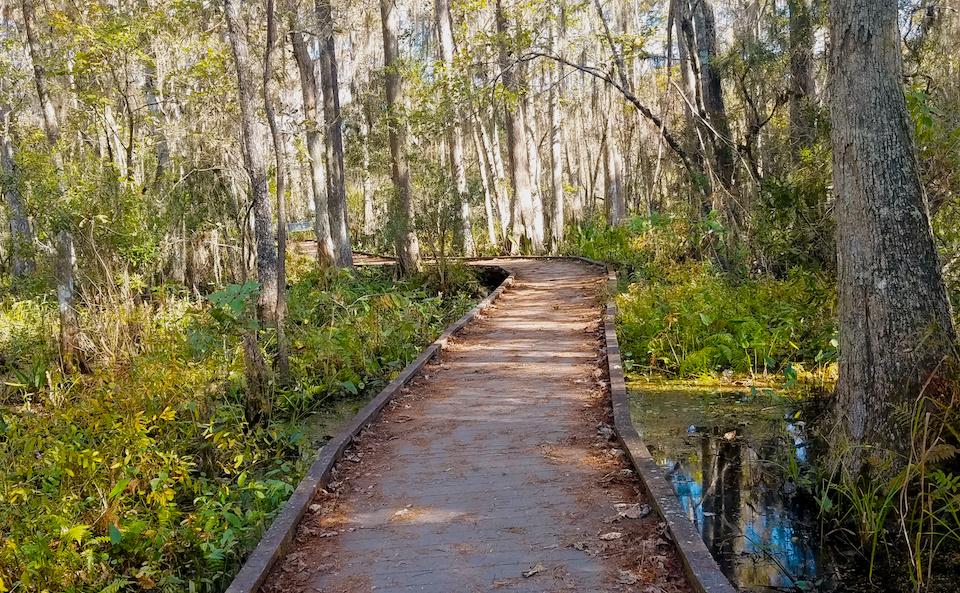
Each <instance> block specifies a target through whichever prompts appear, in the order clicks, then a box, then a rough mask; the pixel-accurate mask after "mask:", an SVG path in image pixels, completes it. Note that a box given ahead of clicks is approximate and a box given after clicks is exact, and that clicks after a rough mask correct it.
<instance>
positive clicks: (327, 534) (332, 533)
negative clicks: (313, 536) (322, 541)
mask: <svg viewBox="0 0 960 593" xmlns="http://www.w3.org/2000/svg"><path fill="white" fill-rule="evenodd" d="M338 535H340V532H339V531H324V532H323V533H321V534H320V535H318V536H317V537H337V536H338Z"/></svg>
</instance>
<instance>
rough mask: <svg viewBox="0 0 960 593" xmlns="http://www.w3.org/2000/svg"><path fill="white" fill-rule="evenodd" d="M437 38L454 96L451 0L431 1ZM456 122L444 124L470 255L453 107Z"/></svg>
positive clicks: (464, 180) (470, 229) (458, 131)
mask: <svg viewBox="0 0 960 593" xmlns="http://www.w3.org/2000/svg"><path fill="white" fill-rule="evenodd" d="M434 8H435V10H434V16H435V17H436V25H437V37H439V39H440V44H439V45H440V59H441V60H442V61H443V63H444V66H445V67H446V73H445V75H446V77H447V93H448V95H449V96H450V99H451V101H454V100H455V98H454V97H453V92H452V91H453V77H454V65H453V53H454V47H453V29H452V21H451V16H450V0H436V2H435V3H434ZM454 119H455V121H454V122H451V123H450V124H449V125H448V126H447V150H448V151H449V155H448V156H449V158H450V170H451V174H452V176H453V181H454V183H455V184H456V185H455V188H454V189H455V191H456V195H455V197H456V202H455V203H456V204H457V211H458V212H459V216H460V229H459V234H460V242H461V243H460V244H461V247H462V248H463V254H464V255H465V256H467V257H472V256H473V255H474V254H475V252H476V248H475V245H474V241H473V226H472V224H471V222H470V200H469V198H470V194H469V192H468V191H467V170H466V168H465V167H464V165H463V123H462V121H461V120H462V117H461V116H460V113H458V112H456V109H455V117H454Z"/></svg>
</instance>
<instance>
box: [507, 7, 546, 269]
mask: <svg viewBox="0 0 960 593" xmlns="http://www.w3.org/2000/svg"><path fill="white" fill-rule="evenodd" d="M496 11H497V15H496V16H497V32H498V33H499V34H500V37H501V38H502V39H503V40H502V42H501V46H500V68H501V76H502V79H503V86H504V88H506V90H507V92H508V94H509V95H510V96H512V97H519V95H520V93H521V92H522V91H521V85H520V82H519V81H518V79H517V78H518V77H517V73H516V71H515V65H514V64H513V63H512V59H511V55H510V49H509V45H508V41H507V39H506V38H507V36H508V35H509V28H508V22H507V18H506V15H505V13H504V11H503V1H502V0H497V5H496ZM505 116H506V124H507V149H508V152H509V153H510V173H511V175H510V177H511V180H512V185H513V196H512V203H513V207H512V208H511V210H512V211H513V212H517V213H519V219H520V220H517V218H518V217H517V216H515V215H513V216H511V226H510V228H511V245H510V251H511V253H515V252H516V251H517V249H518V248H519V245H518V243H519V240H520V223H522V224H523V228H524V234H525V236H526V239H527V240H528V241H529V242H530V246H531V248H532V250H533V252H534V253H542V252H543V219H542V218H541V219H540V220H539V224H538V221H536V220H535V219H534V218H535V217H534V204H533V189H532V187H531V181H530V155H529V151H528V149H527V132H526V125H525V123H524V114H523V101H522V99H518V101H517V104H516V105H512V106H508V107H507V109H506V114H505ZM538 229H539V232H538Z"/></svg>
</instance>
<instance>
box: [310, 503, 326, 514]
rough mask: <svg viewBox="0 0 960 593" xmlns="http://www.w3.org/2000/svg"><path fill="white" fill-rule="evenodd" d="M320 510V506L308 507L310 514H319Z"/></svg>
mask: <svg viewBox="0 0 960 593" xmlns="http://www.w3.org/2000/svg"><path fill="white" fill-rule="evenodd" d="M322 508H323V507H322V506H320V505H318V504H312V505H310V512H311V513H319V512H320V509H322Z"/></svg>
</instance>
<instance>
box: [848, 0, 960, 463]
mask: <svg viewBox="0 0 960 593" xmlns="http://www.w3.org/2000/svg"><path fill="white" fill-rule="evenodd" d="M830 29H831V30H830V33H831V39H832V43H831V47H832V51H831V56H830V80H831V86H830V88H831V93H830V112H831V121H832V143H833V177H834V191H835V193H836V200H837V205H836V212H837V249H838V256H839V307H840V312H839V313H840V377H839V381H838V383H837V395H838V406H839V413H840V417H841V422H842V426H843V428H844V429H845V430H844V432H845V435H846V437H847V441H848V444H851V445H854V446H856V445H868V446H869V445H875V446H879V447H881V448H883V449H889V450H893V451H900V452H903V451H904V450H905V449H906V448H907V447H909V442H908V439H907V438H906V436H907V434H906V430H908V429H907V428H906V427H905V426H904V425H903V424H902V423H900V422H899V421H898V420H897V418H898V416H899V413H898V410H897V408H898V406H900V405H910V404H911V403H912V402H913V401H914V399H915V398H916V397H917V395H918V393H920V392H921V390H922V389H923V387H924V385H925V384H926V382H927V381H928V379H929V378H930V376H931V374H936V373H937V372H938V369H941V368H942V367H940V365H941V363H942V362H943V361H944V359H945V358H947V357H948V356H950V353H951V351H952V350H951V346H952V344H953V342H954V339H955V333H954V328H953V324H952V320H951V311H950V303H949V301H948V299H947V294H946V290H945V288H944V284H943V279H942V277H941V273H940V265H939V262H938V257H937V252H936V247H935V244H934V237H933V233H932V230H931V227H930V220H929V215H928V210H927V204H926V200H925V198H924V193H923V187H922V185H921V183H920V177H919V173H918V165H917V160H916V156H915V154H914V147H913V140H912V138H911V122H910V119H909V116H908V114H907V110H906V106H905V101H904V93H903V83H902V74H903V72H902V70H903V65H902V57H901V49H900V48H901V43H900V36H899V31H898V25H897V2H896V0H833V1H832V2H831V9H830ZM934 384H935V383H934ZM869 456H873V454H872V453H871V454H870V455H869ZM869 456H868V455H867V454H866V453H865V452H863V451H861V450H860V449H859V448H857V449H855V450H854V451H853V454H852V455H851V457H850V459H849V460H848V463H849V464H850V465H849V467H852V468H854V469H858V468H860V467H862V464H864V463H865V462H866V459H867V458H868V457H869Z"/></svg>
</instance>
